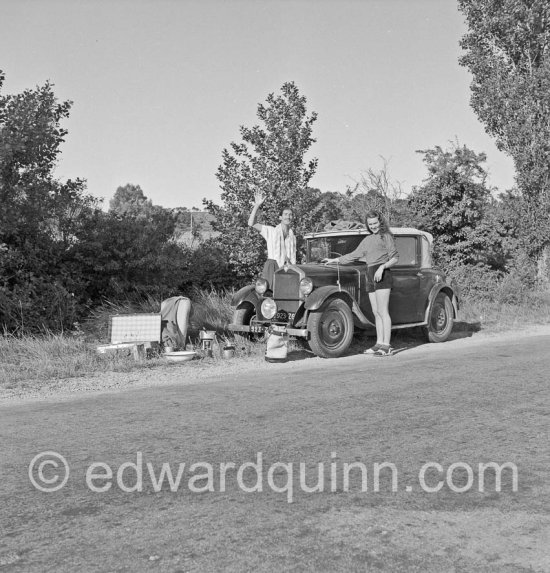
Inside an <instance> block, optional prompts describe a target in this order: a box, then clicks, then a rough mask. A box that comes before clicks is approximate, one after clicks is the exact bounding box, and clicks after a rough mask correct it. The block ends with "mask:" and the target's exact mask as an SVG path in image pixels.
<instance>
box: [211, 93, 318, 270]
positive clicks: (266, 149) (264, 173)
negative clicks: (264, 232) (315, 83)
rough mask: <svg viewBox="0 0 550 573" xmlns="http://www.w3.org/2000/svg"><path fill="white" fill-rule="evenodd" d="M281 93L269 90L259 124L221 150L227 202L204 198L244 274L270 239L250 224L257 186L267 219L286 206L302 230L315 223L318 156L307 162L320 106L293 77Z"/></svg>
mask: <svg viewBox="0 0 550 573" xmlns="http://www.w3.org/2000/svg"><path fill="white" fill-rule="evenodd" d="M280 91H281V93H280V94H279V95H275V94H273V93H271V94H269V95H268V97H267V100H266V103H265V104H259V105H258V108H257V117H258V119H259V120H260V123H261V124H260V125H255V126H253V127H251V128H249V127H244V126H241V127H240V135H241V138H242V142H241V143H235V142H232V143H231V144H230V149H224V150H223V152H222V160H223V163H222V164H221V165H220V166H219V168H218V171H217V174H216V176H217V178H218V180H219V181H220V185H221V190H222V193H221V199H222V203H223V205H221V206H219V205H215V204H214V203H213V202H212V201H207V200H204V204H205V205H206V208H207V210H208V211H209V212H210V213H211V214H213V215H214V216H215V217H216V223H215V225H214V228H215V230H217V231H220V232H221V236H220V244H221V245H222V246H223V247H224V249H225V251H226V253H227V256H228V260H229V262H230V265H231V267H232V268H233V269H234V270H235V272H236V273H237V275H238V276H239V277H241V278H243V279H244V278H251V277H252V276H253V275H254V274H255V273H256V272H258V270H259V268H260V265H261V262H262V261H263V259H264V249H265V244H264V242H263V240H262V239H261V237H259V235H258V233H257V232H256V231H254V230H251V229H250V228H249V227H248V226H247V220H248V216H249V214H250V211H251V210H252V205H253V196H254V191H255V190H257V189H259V190H262V191H263V192H264V194H265V196H266V200H265V203H264V205H263V217H264V221H265V222H266V223H267V224H270V225H275V224H277V223H278V222H279V215H280V212H281V209H282V207H283V206H285V205H288V206H290V207H291V208H292V209H293V211H294V215H295V221H296V224H295V226H294V228H295V231H296V233H297V235H298V236H300V235H301V234H302V233H303V232H304V231H305V230H310V229H311V228H313V224H314V221H313V220H312V216H313V213H314V206H315V204H316V202H317V199H318V196H319V192H318V191H316V190H313V189H308V183H309V180H310V179H311V177H312V176H313V174H314V173H315V170H316V168H317V160H316V159H312V160H310V161H309V162H308V163H306V161H305V155H306V153H307V152H308V150H309V148H310V146H311V144H312V143H314V141H315V140H314V139H313V137H312V126H313V123H314V122H315V120H316V119H317V114H316V113H315V112H313V113H311V114H310V115H308V114H307V110H306V98H305V97H304V96H302V95H300V93H299V90H298V88H297V87H296V85H295V84H294V83H293V82H289V83H285V84H284V85H283V86H282V87H281V90H280Z"/></svg>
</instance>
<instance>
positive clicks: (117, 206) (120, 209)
mask: <svg viewBox="0 0 550 573" xmlns="http://www.w3.org/2000/svg"><path fill="white" fill-rule="evenodd" d="M152 210H153V202H152V201H151V199H147V197H146V196H145V194H144V193H143V190H142V189H141V187H140V186H139V185H133V184H131V183H127V184H126V185H124V186H120V187H117V190H116V191H115V194H114V195H113V198H112V199H111V201H110V202H109V211H111V212H113V213H116V214H117V215H121V216H126V215H128V216H131V217H142V218H145V219H146V218H147V217H149V216H150V215H151V212H152Z"/></svg>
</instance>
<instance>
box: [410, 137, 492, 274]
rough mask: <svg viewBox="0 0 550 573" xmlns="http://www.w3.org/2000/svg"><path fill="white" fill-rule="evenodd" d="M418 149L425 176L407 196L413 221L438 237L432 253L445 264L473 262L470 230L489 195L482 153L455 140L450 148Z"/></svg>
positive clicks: (474, 225) (474, 258)
mask: <svg viewBox="0 0 550 573" xmlns="http://www.w3.org/2000/svg"><path fill="white" fill-rule="evenodd" d="M418 153H423V154H424V163H425V164H426V166H427V168H428V178H427V179H426V180H425V181H424V183H423V184H422V185H421V186H418V187H413V190H412V193H411V196H410V198H409V206H410V208H411V209H412V211H413V213H414V214H415V215H416V217H417V218H418V219H417V222H416V224H417V225H418V226H419V227H420V228H421V229H424V230H426V231H429V232H430V233H432V234H433V235H434V236H435V237H436V238H437V241H436V242H435V243H436V249H437V250H436V251H435V254H436V256H437V257H438V259H439V260H440V261H441V262H443V263H444V264H449V263H452V264H472V263H476V262H477V260H478V259H477V255H478V249H476V244H475V241H473V240H472V233H473V230H474V229H475V227H476V226H477V225H478V224H479V223H480V221H481V220H482V219H483V215H484V212H485V209H486V207H487V206H488V204H489V200H490V196H491V194H490V190H489V189H488V188H487V186H486V184H485V182H486V179H487V173H486V171H485V170H484V168H483V167H482V163H484V162H485V160H486V156H485V154H484V153H480V154H477V153H475V152H474V151H472V150H470V149H468V148H467V147H466V146H459V145H458V143H457V144H454V146H453V147H452V149H450V150H443V149H442V148H441V147H439V146H436V147H435V148H434V149H429V150H424V151H419V152H418Z"/></svg>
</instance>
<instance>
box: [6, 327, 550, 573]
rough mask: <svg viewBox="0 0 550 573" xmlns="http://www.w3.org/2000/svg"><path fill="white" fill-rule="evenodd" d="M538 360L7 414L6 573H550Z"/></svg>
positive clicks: (353, 360) (485, 340) (233, 378)
mask: <svg viewBox="0 0 550 573" xmlns="http://www.w3.org/2000/svg"><path fill="white" fill-rule="evenodd" d="M549 344H550V332H549V331H548V329H540V330H539V332H538V334H537V335H536V336H529V335H526V334H524V335H522V336H501V337H482V336H479V337H477V336H475V335H474V336H472V337H471V338H469V339H467V340H455V341H453V342H450V343H446V344H441V345H422V346H418V347H415V348H409V349H405V350H404V351H402V352H400V353H398V354H397V355H396V356H394V357H392V358H389V359H385V358H372V357H370V358H368V357H364V356H349V357H346V358H341V359H338V360H330V361H326V360H320V359H316V358H314V359H304V360H297V361H294V362H290V363H287V364H282V365H266V364H257V365H255V366H254V367H253V368H252V369H250V370H247V371H241V372H239V371H238V370H237V369H232V368H231V367H229V368H226V369H225V370H220V371H216V372H215V374H214V375H213V376H208V375H205V374H204V373H202V374H201V377H200V378H198V379H195V380H193V379H190V378H189V377H188V376H185V373H186V371H185V370H184V369H183V367H182V369H181V370H178V369H173V368H172V369H170V370H169V371H167V372H168V374H169V376H170V377H172V379H171V380H166V379H163V380H158V381H157V382H156V384H154V385H151V384H149V387H144V388H138V389H132V390H128V391H124V392H120V391H116V392H115V391H110V392H102V393H97V394H90V395H85V396H79V397H77V398H75V397H74V396H73V397H72V398H69V396H68V395H67V394H61V395H59V396H57V397H55V396H49V397H47V400H43V399H41V400H37V399H36V397H34V398H33V397H32V396H30V397H26V398H25V397H23V399H19V400H12V401H11V402H10V401H7V402H4V404H3V405H2V406H1V407H0V437H1V444H2V457H1V459H2V463H1V465H0V484H1V487H0V519H1V522H0V523H1V527H2V532H1V533H2V545H1V546H0V571H2V573H4V571H25V572H27V571H77V570H79V571H141V570H144V571H145V570H158V571H217V570H226V571H247V570H250V571H251V570H254V571H271V570H281V569H284V570H296V571H298V570H299V571H304V570H310V571H336V570H357V571H359V570H360V571H369V570H376V571H392V572H393V571H434V572H435V571H438V572H439V571H495V572H496V571H499V572H500V571H510V572H511V571H549V570H550V557H549V554H548V547H549V546H550V515H549V510H550V501H549V499H550V498H549V495H548V494H549V493H550V483H549V478H548V471H549V468H550V463H549V462H550V451H549V446H548V444H549V437H550V436H549V412H550V393H549V391H548V371H549V369H550V353H549V351H548V348H549ZM157 374H158V373H157ZM153 375H154V373H153ZM134 376H135V375H134ZM148 376H151V373H148ZM167 381H170V382H172V383H171V384H167ZM149 382H151V380H149ZM41 398H43V397H41ZM41 452H55V453H57V454H59V455H61V456H63V458H64V460H65V461H66V463H67V464H68V466H69V468H70V473H69V474H68V476H67V474H66V473H63V470H64V467H63V465H62V463H63V460H62V459H61V458H59V457H58V458H57V459H56V460H55V461H56V463H57V464H58V466H57V468H56V467H54V466H53V465H51V461H52V460H53V458H52V455H53V454H46V455H45V456H44V457H42V458H40V459H37V460H36V463H35V466H34V471H33V472H31V474H30V476H29V464H30V462H31V460H32V459H33V458H35V457H36V456H37V455H38V454H40V453H41ZM48 460H49V461H48ZM40 462H45V464H44V465H42V469H41V470H40ZM491 462H494V463H495V464H498V468H496V471H495V468H493V469H489V471H488V472H485V470H482V468H480V466H479V464H480V463H482V464H489V463H491ZM98 463H101V464H103V465H98ZM183 463H185V466H183V467H181V465H180V464H183ZM222 463H224V464H231V463H232V464H235V465H234V467H229V466H227V465H226V466H225V467H224V468H222V467H221V466H220V464H222ZM247 463H248V465H247V466H244V465H243V464H247ZM94 464H95V465H94ZM125 464H126V465H125ZM163 464H165V465H164V471H165V474H164V478H166V472H167V467H166V465H167V464H169V466H170V470H171V471H172V472H173V475H172V477H173V480H174V481H173V483H172V484H170V483H169V481H168V479H167V478H166V479H164V481H163V480H161V473H162V471H163ZM193 464H195V466H193ZM300 464H303V466H300ZM346 464H348V465H347V466H346ZM349 464H356V465H355V466H350V465H349ZM377 464H378V465H377ZM379 464H385V465H384V466H380V465H379ZM453 464H454V465H453ZM505 464H508V465H505ZM321 468H322V471H321ZM514 468H515V469H514ZM516 470H517V471H516ZM178 471H179V472H180V476H179V477H180V482H179V483H178V484H175V481H177V479H176V478H177V474H178ZM109 472H111V473H109ZM346 472H347V473H346ZM423 472H424V473H423ZM321 474H322V475H321ZM346 475H347V478H348V479H347V481H346ZM31 476H32V480H33V481H34V483H35V485H34V486H33V485H32V483H31V479H30V477H31ZM140 476H141V477H140ZM223 476H225V479H222V477H223ZM482 476H483V478H484V479H483V483H481V478H482ZM498 476H500V477H501V478H502V479H501V484H500V485H501V491H500V492H498V491H496V489H497V485H498V483H497V482H498V479H497V478H498ZM64 477H67V481H66V483H65V484H64V485H63V487H60V488H59V489H57V490H56V491H50V492H49V493H48V492H45V491H39V490H38V489H37V488H41V489H42V490H44V489H55V488H57V486H60V485H62V483H63V478H64ZM377 477H379V478H380V479H379V482H378V483H377ZM161 482H162V483H161ZM101 490H105V491H101ZM172 490H173V491H172ZM259 490H261V491H259Z"/></svg>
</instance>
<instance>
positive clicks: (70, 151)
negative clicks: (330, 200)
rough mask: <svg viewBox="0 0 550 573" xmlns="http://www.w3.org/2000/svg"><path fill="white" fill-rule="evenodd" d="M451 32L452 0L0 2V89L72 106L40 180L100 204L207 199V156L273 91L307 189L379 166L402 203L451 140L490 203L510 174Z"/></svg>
mask: <svg viewBox="0 0 550 573" xmlns="http://www.w3.org/2000/svg"><path fill="white" fill-rule="evenodd" d="M465 32H466V27H465V24H464V19H463V17H462V15H461V14H460V12H459V11H458V8H457V6H456V2H455V0H0V69H1V70H3V71H4V73H5V75H6V81H5V83H4V87H3V90H2V93H3V94H15V93H19V92H21V91H23V90H25V89H28V88H34V87H35V86H37V85H43V84H44V83H45V82H46V81H48V80H49V81H50V82H51V83H53V84H54V91H55V93H56V95H57V97H58V98H59V99H60V100H71V101H73V102H74V103H73V107H72V109H71V114H70V118H69V119H68V120H66V121H65V122H64V123H63V126H64V127H65V128H67V129H68V131H69V133H68V136H67V138H66V141H65V143H64V144H63V146H62V148H61V151H62V154H61V157H60V160H59V163H58V166H57V169H56V176H57V177H58V178H60V179H63V180H64V179H67V178H76V177H80V178H83V179H86V180H87V188H88V192H89V193H91V194H92V195H94V196H96V197H101V198H104V199H105V204H106V206H107V205H108V201H109V199H110V198H111V197H112V196H113V194H114V192H115V191H116V189H117V187H118V186H120V185H125V184H127V183H132V184H134V185H139V186H140V187H141V188H142V189H143V192H144V193H145V195H146V196H147V197H149V198H150V199H151V200H152V201H153V203H154V204H156V205H162V206H164V207H188V208H191V207H198V208H200V209H202V199H203V198H207V199H213V200H214V201H215V202H217V203H219V202H220V187H219V182H218V180H217V179H216V170H217V168H218V166H219V165H220V164H221V157H222V151H223V149H224V148H227V147H229V145H230V143H231V142H232V141H236V142H239V141H241V140H240V135H239V126H241V125H246V126H252V125H256V124H257V123H258V119H257V117H256V110H257V106H258V104H259V103H262V102H265V100H266V98H267V96H268V94H270V93H277V92H279V90H280V88H281V86H282V85H283V84H284V83H285V82H287V81H294V82H295V83H296V85H297V86H298V88H299V90H300V93H301V94H302V95H304V96H305V97H306V98H307V107H308V111H309V112H312V111H315V112H317V114H318V120H317V121H316V122H315V123H314V128H313V136H314V138H315V139H316V143H314V144H313V145H312V147H311V149H310V152H309V154H308V155H307V157H306V158H307V159H310V158H313V157H317V158H318V160H319V165H318V169H317V172H316V174H315V175H314V177H313V178H312V179H311V181H310V185H311V186H312V187H317V188H319V189H320V190H321V191H345V189H346V187H347V186H348V185H353V184H354V183H355V182H356V181H357V180H359V179H360V177H361V174H362V173H365V172H366V171H367V170H368V169H374V170H379V169H381V168H382V167H383V165H384V161H386V162H387V165H388V167H387V169H388V173H389V176H390V178H391V179H392V180H393V181H395V182H399V183H400V184H401V186H402V189H403V190H404V191H405V192H409V191H410V190H411V189H412V187H413V186H415V185H420V184H422V181H423V180H424V179H425V178H426V177H427V171H426V168H425V165H424V163H423V161H422V157H423V156H422V154H419V153H417V150H425V149H430V148H433V147H434V146H436V145H439V146H441V147H443V148H448V147H450V146H451V145H452V143H453V142H458V143H459V144H460V145H467V146H468V147H469V148H471V149H473V150H474V151H476V152H477V153H481V152H485V153H486V154H487V162H486V164H485V167H486V169H487V171H488V173H489V178H488V184H489V185H490V186H493V187H496V188H497V189H498V191H499V192H500V191H504V190H505V189H509V188H510V187H512V186H513V183H514V169H513V164H512V161H511V159H510V158H508V157H507V156H505V155H504V154H502V153H501V152H499V151H498V150H497V149H496V147H495V145H494V141H493V140H492V139H491V138H490V137H489V136H488V135H486V134H485V132H484V129H483V126H482V125H481V124H480V123H479V121H478V120H477V118H476V116H475V114H474V112H473V111H472V109H471V108H470V105H469V98H470V91H469V84H470V81H471V76H470V75H469V73H468V71H467V70H466V69H464V68H462V67H460V66H459V64H458V57H459V56H460V54H461V49H460V47H459V40H460V38H461V37H462V35H463V34H464V33H465Z"/></svg>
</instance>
